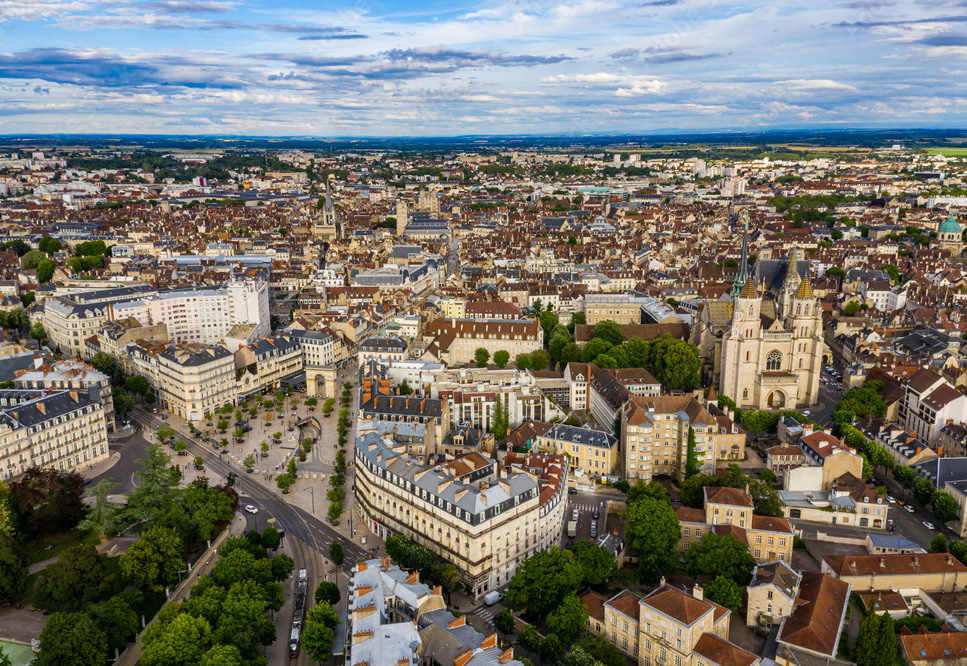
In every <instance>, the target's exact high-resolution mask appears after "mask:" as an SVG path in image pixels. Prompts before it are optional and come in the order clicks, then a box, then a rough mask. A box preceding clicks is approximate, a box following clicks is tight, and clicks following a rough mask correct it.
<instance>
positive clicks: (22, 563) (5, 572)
mask: <svg viewBox="0 0 967 666" xmlns="http://www.w3.org/2000/svg"><path fill="white" fill-rule="evenodd" d="M29 565H30V558H28V557H27V555H26V554H25V553H24V551H23V549H22V548H21V547H20V544H19V543H18V542H17V540H16V539H15V538H14V537H13V536H7V535H0V603H2V604H12V603H14V602H15V601H17V600H19V599H20V597H21V596H22V595H23V593H24V590H25V589H26V588H27V567H28V566H29Z"/></svg>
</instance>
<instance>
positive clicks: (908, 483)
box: [893, 466, 917, 488]
mask: <svg viewBox="0 0 967 666" xmlns="http://www.w3.org/2000/svg"><path fill="white" fill-rule="evenodd" d="M916 476H917V473H916V472H914V471H913V470H912V469H910V468H909V467H905V466H898V467H894V468H893V478H894V479H896V482H897V483H899V484H900V485H902V486H903V487H904V488H912V487H913V483H914V479H915V478H916Z"/></svg>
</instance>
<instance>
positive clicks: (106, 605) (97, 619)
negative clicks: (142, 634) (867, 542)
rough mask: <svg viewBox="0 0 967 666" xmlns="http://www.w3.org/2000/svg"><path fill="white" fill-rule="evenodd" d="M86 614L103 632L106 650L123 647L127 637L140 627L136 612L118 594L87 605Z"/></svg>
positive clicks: (136, 631)
mask: <svg viewBox="0 0 967 666" xmlns="http://www.w3.org/2000/svg"><path fill="white" fill-rule="evenodd" d="M87 615H88V617H90V618H91V620H93V621H94V624H95V625H96V626H97V628H98V629H100V630H101V632H102V633H103V634H104V638H105V639H106V640H107V648H108V650H120V649H122V648H124V646H125V645H126V644H127V642H128V639H129V638H132V637H134V636H135V634H137V633H138V629H140V627H141V625H140V624H139V623H138V614H137V613H136V612H135V611H134V609H132V608H131V605H130V604H129V603H128V602H127V601H126V600H125V597H124V595H120V594H118V595H115V596H113V597H111V598H110V599H108V600H107V601H102V602H101V603H98V604H94V605H92V606H89V607H88V608H87Z"/></svg>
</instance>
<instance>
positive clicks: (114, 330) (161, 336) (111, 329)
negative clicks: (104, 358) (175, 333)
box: [97, 319, 168, 359]
mask: <svg viewBox="0 0 967 666" xmlns="http://www.w3.org/2000/svg"><path fill="white" fill-rule="evenodd" d="M138 340H153V341H155V342H168V327H167V326H166V325H165V324H155V325H149V326H145V325H142V324H141V322H139V321H138V320H137V319H122V320H120V321H109V322H107V323H106V324H104V325H103V326H102V327H101V328H100V329H99V330H98V332H97V346H98V348H99V349H100V351H102V352H104V353H106V354H108V355H109V356H111V358H115V359H116V358H120V356H121V350H122V349H124V347H126V346H127V345H129V344H131V343H132V342H137V341H138Z"/></svg>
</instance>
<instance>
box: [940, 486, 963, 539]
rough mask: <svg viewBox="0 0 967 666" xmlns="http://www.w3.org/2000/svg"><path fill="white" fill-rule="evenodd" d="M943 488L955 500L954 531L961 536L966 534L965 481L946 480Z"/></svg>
mask: <svg viewBox="0 0 967 666" xmlns="http://www.w3.org/2000/svg"><path fill="white" fill-rule="evenodd" d="M944 490H945V491H947V492H948V493H950V494H951V495H952V496H953V498H954V500H956V501H957V518H956V519H955V521H954V532H956V533H957V534H959V535H960V536H961V537H964V536H967V481H948V482H947V483H946V484H944Z"/></svg>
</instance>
